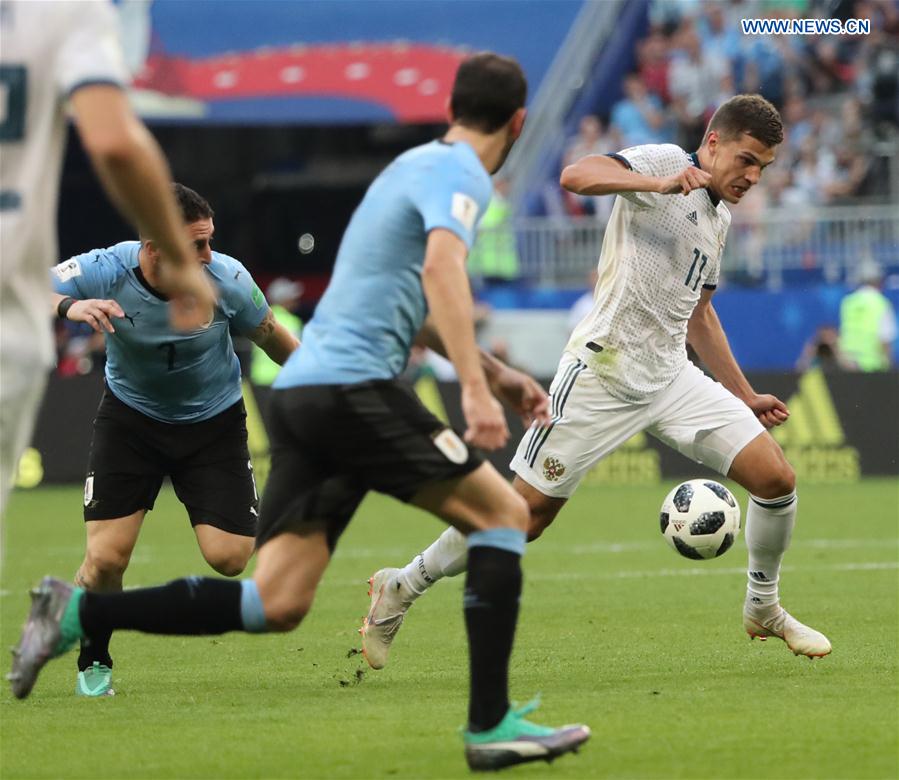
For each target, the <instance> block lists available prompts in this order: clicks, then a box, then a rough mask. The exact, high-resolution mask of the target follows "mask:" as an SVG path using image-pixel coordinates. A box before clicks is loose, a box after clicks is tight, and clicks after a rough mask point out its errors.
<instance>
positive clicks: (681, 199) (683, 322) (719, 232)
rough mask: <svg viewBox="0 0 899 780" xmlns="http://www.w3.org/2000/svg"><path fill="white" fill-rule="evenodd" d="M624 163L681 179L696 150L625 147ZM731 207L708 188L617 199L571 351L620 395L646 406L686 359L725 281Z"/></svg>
mask: <svg viewBox="0 0 899 780" xmlns="http://www.w3.org/2000/svg"><path fill="white" fill-rule="evenodd" d="M613 156H614V157H615V158H616V159H618V160H620V161H621V162H623V163H625V164H626V165H627V166H628V167H629V168H631V169H632V170H634V171H636V172H637V173H642V174H645V175H647V176H673V175H675V174H677V173H680V172H681V171H682V170H684V168H686V167H687V166H689V165H698V164H699V161H698V160H697V159H696V157H695V156H694V155H690V154H687V152H685V151H684V150H683V149H681V148H680V147H679V146H675V145H674V144H661V145H655V144H649V145H646V146H635V147H633V148H631V149H625V150H624V151H623V152H621V153H620V154H618V155H613ZM729 226H730V212H729V211H728V209H727V207H726V206H725V205H724V203H723V202H719V203H715V202H713V199H712V196H711V193H709V192H708V190H704V189H701V190H694V191H693V192H691V193H690V194H689V195H686V196H684V195H659V194H656V193H649V192H627V193H622V194H620V195H619V196H618V197H616V198H615V206H614V208H613V209H612V216H611V218H610V219H609V224H608V227H607V228H606V233H605V237H604V239H603V242H602V251H601V254H600V257H599V269H598V272H599V281H598V282H597V284H596V289H595V291H594V304H593V308H592V310H591V311H590V313H589V314H588V315H587V316H586V317H584V319H583V320H581V322H580V324H579V325H578V326H577V327H576V328H575V330H574V332H573V333H572V335H571V339H570V341H569V342H568V346H567V347H566V349H567V351H569V352H571V353H572V354H574V355H576V356H577V357H579V358H580V359H581V360H583V362H584V363H586V364H587V366H588V367H589V368H590V369H591V370H592V371H593V372H594V373H595V374H596V376H597V378H598V379H599V381H600V382H601V383H602V384H603V386H604V387H606V389H607V390H608V391H609V392H610V393H611V394H612V395H614V396H615V397H617V398H620V399H621V400H623V401H627V402H629V403H642V402H645V401H646V400H647V399H648V397H649V396H651V395H652V394H653V393H655V392H657V391H659V390H661V389H662V388H664V387H666V386H668V385H669V384H670V383H671V382H672V381H674V379H675V377H677V375H678V374H679V373H680V372H681V370H682V369H683V367H684V364H685V363H686V362H687V353H686V335H687V321H688V320H689V319H690V315H691V314H692V313H693V309H694V307H695V306H696V303H697V302H698V301H699V296H700V293H701V291H702V288H703V287H706V288H714V287H715V286H716V285H717V284H718V271H719V266H720V262H721V255H722V253H723V250H724V242H725V240H726V238H727V229H728V227H729Z"/></svg>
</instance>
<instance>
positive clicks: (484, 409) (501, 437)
mask: <svg viewBox="0 0 899 780" xmlns="http://www.w3.org/2000/svg"><path fill="white" fill-rule="evenodd" d="M462 413H463V414H464V415H465V424H466V425H467V426H468V427H467V429H466V431H465V436H464V439H465V441H466V442H467V443H468V444H472V445H474V446H475V447H480V448H481V449H484V450H498V449H499V448H500V447H504V446H505V445H506V442H507V441H508V440H509V427H508V426H507V425H506V416H505V414H503V408H502V406H500V404H499V401H497V400H496V399H495V398H494V397H493V395H492V394H491V393H490V390H489V389H488V388H487V385H486V384H483V385H481V384H477V385H463V387H462Z"/></svg>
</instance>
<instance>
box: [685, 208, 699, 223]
mask: <svg viewBox="0 0 899 780" xmlns="http://www.w3.org/2000/svg"><path fill="white" fill-rule="evenodd" d="M687 219H689V220H690V222H692V223H693V224H694V225H699V216H698V215H697V213H696V212H695V211H691V212H690V213H689V214H687Z"/></svg>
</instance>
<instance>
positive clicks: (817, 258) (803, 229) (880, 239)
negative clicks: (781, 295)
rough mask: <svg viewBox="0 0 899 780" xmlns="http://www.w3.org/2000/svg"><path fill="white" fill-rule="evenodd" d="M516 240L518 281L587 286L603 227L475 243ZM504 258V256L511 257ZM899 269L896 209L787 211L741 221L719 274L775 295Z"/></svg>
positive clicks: (498, 234) (530, 230) (592, 224)
mask: <svg viewBox="0 0 899 780" xmlns="http://www.w3.org/2000/svg"><path fill="white" fill-rule="evenodd" d="M510 229H512V230H513V231H514V234H515V238H516V241H515V246H516V247H517V250H518V263H519V269H520V273H519V280H520V281H521V282H523V283H527V284H535V285H542V286H547V287H583V286H584V285H585V283H586V278H587V274H588V273H589V271H590V270H591V269H592V268H594V267H595V266H596V261H597V258H598V257H599V251H600V247H601V246H602V239H603V234H604V231H605V226H604V224H603V223H602V222H600V221H599V220H597V219H595V218H593V217H523V218H519V219H516V220H515V221H514V222H513V223H512V225H511V226H510V225H508V224H507V225H505V226H503V227H499V228H497V229H490V230H484V231H482V232H481V234H480V235H479V236H478V244H479V245H481V246H482V247H483V248H485V249H488V251H489V248H490V244H491V242H495V246H496V247H497V248H499V247H500V246H504V247H508V246H509V242H508V231H509V230H510ZM506 251H507V250H506ZM872 262H873V263H876V264H877V265H878V266H880V268H881V269H883V270H885V271H886V270H889V269H891V268H897V267H899V210H897V209H896V208H895V206H892V205H873V206H840V207H823V208H812V207H808V208H797V207H792V208H784V209H778V210H768V211H764V212H761V213H759V214H757V215H754V216H742V215H741V216H738V215H737V214H736V213H735V216H734V222H733V224H732V226H731V229H730V233H729V235H728V241H727V247H726V250H725V256H724V259H723V262H722V274H723V276H724V277H725V278H726V279H727V280H728V281H730V282H732V283H736V284H748V285H752V286H766V287H768V288H769V289H772V290H777V289H780V288H781V287H783V286H785V285H789V284H791V283H792V282H801V283H814V282H827V283H835V282H847V283H850V284H851V283H854V282H855V281H857V279H856V271H857V269H859V268H861V267H863V266H864V265H866V264H868V265H870V264H871V263H872Z"/></svg>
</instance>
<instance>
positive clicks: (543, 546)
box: [337, 537, 899, 563]
mask: <svg viewBox="0 0 899 780" xmlns="http://www.w3.org/2000/svg"><path fill="white" fill-rule="evenodd" d="M658 546H659V543H658V540H656V541H652V540H646V541H642V542H597V543H595V544H556V543H553V542H550V541H543V540H541V541H539V542H538V543H536V544H534V545H533V546H529V547H528V550H529V551H532V552H529V553H528V554H529V555H537V554H543V553H563V554H565V555H597V554H609V555H617V554H620V553H629V552H644V551H646V550H655V549H657V548H658ZM794 547H795V549H801V548H803V547H810V548H813V549H828V550H848V549H851V548H859V547H874V548H878V549H879V548H884V547H899V538H894V537H887V538H884V539H805V540H802V539H800V540H796V541H795V544H794ZM418 552H419V550H418V549H417V548H414V547H396V546H392V547H346V548H338V551H337V556H338V557H339V558H346V559H356V558H382V559H384V560H387V559H390V558H396V559H398V560H403V559H405V560H410V559H411V558H412V557H413V556H414V555H416V554H417V553H418ZM394 563H396V561H394Z"/></svg>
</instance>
